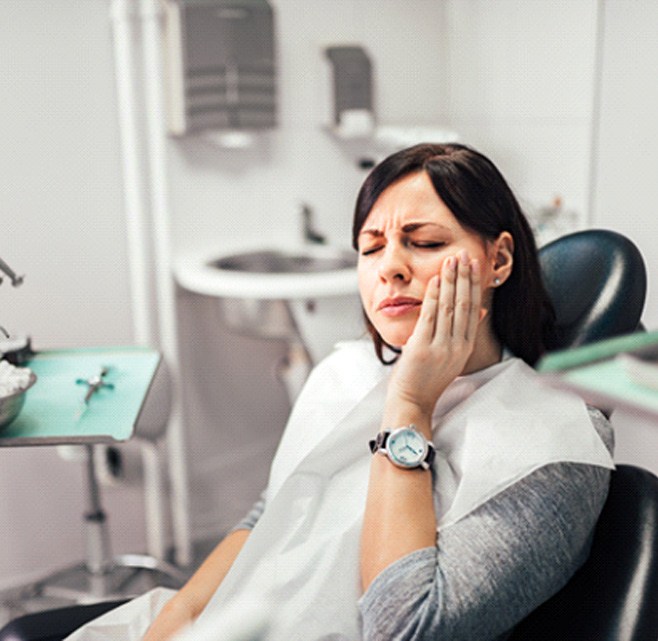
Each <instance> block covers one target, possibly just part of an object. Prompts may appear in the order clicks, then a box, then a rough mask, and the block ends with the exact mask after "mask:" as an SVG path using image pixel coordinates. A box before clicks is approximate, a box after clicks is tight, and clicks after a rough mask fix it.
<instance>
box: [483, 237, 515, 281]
mask: <svg viewBox="0 0 658 641" xmlns="http://www.w3.org/2000/svg"><path fill="white" fill-rule="evenodd" d="M490 255H491V261H492V269H491V276H490V278H491V280H490V282H489V283H487V285H488V286H489V287H500V286H501V285H502V284H503V283H504V282H505V281H506V280H507V279H508V278H509V276H510V274H511V273H512V267H513V266H514V238H512V234H510V233H509V232H508V231H504V232H501V233H500V235H499V236H498V238H496V240H495V241H493V244H492V247H491V254H490Z"/></svg>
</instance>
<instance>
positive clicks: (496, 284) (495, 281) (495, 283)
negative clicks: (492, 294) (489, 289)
mask: <svg viewBox="0 0 658 641" xmlns="http://www.w3.org/2000/svg"><path fill="white" fill-rule="evenodd" d="M494 285H495V286H496V287H498V285H500V278H498V276H496V278H494Z"/></svg>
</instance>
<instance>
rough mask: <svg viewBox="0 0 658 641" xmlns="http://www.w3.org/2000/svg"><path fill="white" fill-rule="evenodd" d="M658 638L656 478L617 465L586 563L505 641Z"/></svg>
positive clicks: (643, 640)
mask: <svg viewBox="0 0 658 641" xmlns="http://www.w3.org/2000/svg"><path fill="white" fill-rule="evenodd" d="M549 639H550V640H551V641H656V639H658V478H656V477H655V476H654V475H653V474H651V473H650V472H648V471H647V470H643V469H640V468H637V467H633V466H630V465H620V466H618V467H617V470H616V471H615V472H613V473H612V482H611V485H610V493H609V495H608V500H607V501H606V504H605V507H604V508H603V512H602V514H601V517H600V519H599V522H598V524H597V526H596V531H595V533H594V540H593V543H592V551H591V554H590V557H589V559H588V560H587V562H586V563H585V565H584V566H583V567H582V568H581V569H580V570H579V571H578V572H577V573H576V574H575V575H574V577H573V578H572V579H571V581H570V582H569V583H568V584H567V585H566V586H565V587H564V588H563V589H562V590H561V591H560V592H558V593H557V594H556V595H555V596H554V597H553V598H552V599H550V600H549V601H547V602H546V603H544V604H543V605H542V606H541V607H540V608H538V609H537V610H535V612H533V613H532V614H531V615H530V616H529V617H528V618H527V619H526V620H525V621H524V622H523V623H521V624H520V625H519V626H518V627H517V628H516V630H515V631H514V634H513V635H512V637H511V639H510V641H548V640H549Z"/></svg>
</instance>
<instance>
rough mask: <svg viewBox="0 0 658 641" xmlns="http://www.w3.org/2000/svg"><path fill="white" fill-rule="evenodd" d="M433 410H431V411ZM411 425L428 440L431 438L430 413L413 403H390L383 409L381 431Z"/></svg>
mask: <svg viewBox="0 0 658 641" xmlns="http://www.w3.org/2000/svg"><path fill="white" fill-rule="evenodd" d="M433 409H434V408H432V410H433ZM411 423H413V424H414V425H415V426H416V429H418V431H419V432H420V433H421V434H423V436H425V438H427V439H430V438H431V436H432V411H428V410H427V409H423V408H421V407H419V406H418V405H416V404H415V403H401V402H396V403H391V404H390V405H389V404H387V405H386V406H385V407H384V416H383V419H382V429H391V428H395V427H400V426H402V425H409V424H411Z"/></svg>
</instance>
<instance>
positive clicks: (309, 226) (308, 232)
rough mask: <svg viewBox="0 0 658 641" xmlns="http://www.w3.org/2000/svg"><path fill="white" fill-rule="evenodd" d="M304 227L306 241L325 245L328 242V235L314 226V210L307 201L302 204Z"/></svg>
mask: <svg viewBox="0 0 658 641" xmlns="http://www.w3.org/2000/svg"><path fill="white" fill-rule="evenodd" d="M301 213H302V229H303V236H304V242H305V243H311V244H313V245H324V244H325V243H326V242H327V238H326V236H323V235H322V234H320V233H319V232H317V231H316V230H315V229H314V228H313V221H312V220H311V218H312V217H313V210H312V209H311V207H310V206H309V205H308V204H307V203H302V204H301Z"/></svg>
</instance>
